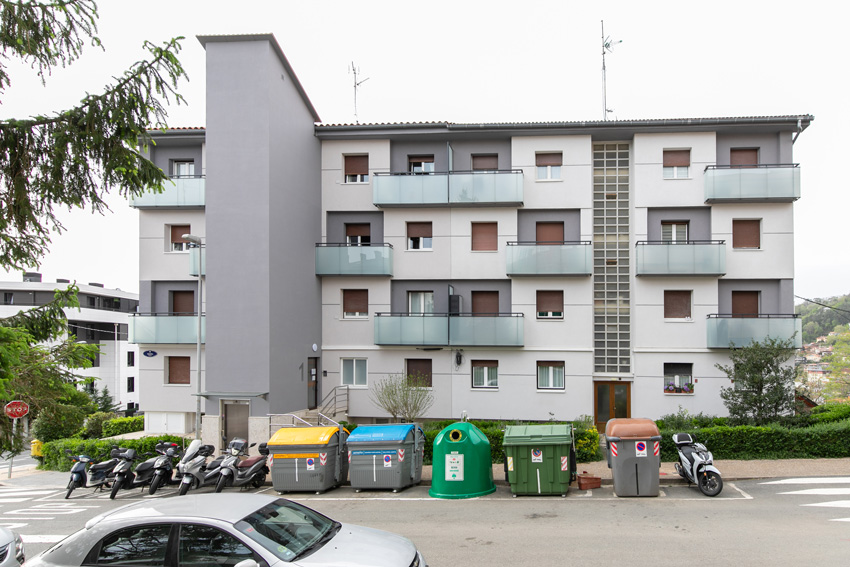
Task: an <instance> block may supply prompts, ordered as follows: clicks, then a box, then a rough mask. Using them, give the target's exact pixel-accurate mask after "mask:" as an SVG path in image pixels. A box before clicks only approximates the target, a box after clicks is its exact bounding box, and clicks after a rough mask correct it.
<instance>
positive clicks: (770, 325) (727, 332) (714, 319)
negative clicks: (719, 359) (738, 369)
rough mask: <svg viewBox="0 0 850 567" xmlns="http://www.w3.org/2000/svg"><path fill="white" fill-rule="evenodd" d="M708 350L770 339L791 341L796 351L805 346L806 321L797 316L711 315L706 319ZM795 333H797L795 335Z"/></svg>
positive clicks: (743, 345)
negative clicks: (804, 328)
mask: <svg viewBox="0 0 850 567" xmlns="http://www.w3.org/2000/svg"><path fill="white" fill-rule="evenodd" d="M706 331H707V332H706V335H707V339H706V347H707V348H729V345H730V344H732V345H734V346H736V347H745V346H747V345H748V344H750V342H752V341H757V342H761V341H764V340H765V339H766V338H767V337H771V338H773V339H782V340H785V339H791V338H792V337H793V344H792V346H793V347H794V348H802V346H803V320H802V319H801V318H800V317H798V316H797V315H793V314H789V315H751V316H740V315H734V316H733V315H709V316H708V318H707V319H706ZM795 333H796V334H795Z"/></svg>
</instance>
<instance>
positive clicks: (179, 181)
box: [130, 176, 206, 209]
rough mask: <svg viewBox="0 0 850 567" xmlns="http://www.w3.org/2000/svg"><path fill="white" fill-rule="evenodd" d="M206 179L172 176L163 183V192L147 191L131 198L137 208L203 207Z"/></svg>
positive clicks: (133, 205)
mask: <svg viewBox="0 0 850 567" xmlns="http://www.w3.org/2000/svg"><path fill="white" fill-rule="evenodd" d="M205 188H206V179H204V178H203V177H196V176H191V177H189V176H183V177H171V178H169V179H167V180H165V182H164V183H163V191H162V193H156V192H154V191H148V192H145V193H144V194H142V195H139V196H133V197H131V198H130V206H131V207H133V208H136V209H154V208H162V209H174V208H201V207H203V206H204V205H205V195H206V193H205Z"/></svg>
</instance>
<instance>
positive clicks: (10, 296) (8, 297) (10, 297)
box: [3, 292, 15, 305]
mask: <svg viewBox="0 0 850 567" xmlns="http://www.w3.org/2000/svg"><path fill="white" fill-rule="evenodd" d="M14 304H15V294H14V293H11V292H4V293H3V305H14Z"/></svg>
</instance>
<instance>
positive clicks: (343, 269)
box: [316, 244, 393, 276]
mask: <svg viewBox="0 0 850 567" xmlns="http://www.w3.org/2000/svg"><path fill="white" fill-rule="evenodd" d="M316 275H317V276H391V275H393V247H392V245H390V244H369V245H365V246H351V245H349V244H316Z"/></svg>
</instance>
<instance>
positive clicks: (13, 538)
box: [0, 528, 24, 567]
mask: <svg viewBox="0 0 850 567" xmlns="http://www.w3.org/2000/svg"><path fill="white" fill-rule="evenodd" d="M23 564H24V542H23V540H21V536H19V535H18V534H16V533H15V532H13V531H12V530H10V529H7V528H0V567H16V566H17V565H23Z"/></svg>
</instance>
